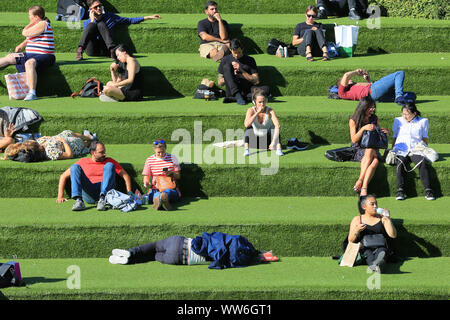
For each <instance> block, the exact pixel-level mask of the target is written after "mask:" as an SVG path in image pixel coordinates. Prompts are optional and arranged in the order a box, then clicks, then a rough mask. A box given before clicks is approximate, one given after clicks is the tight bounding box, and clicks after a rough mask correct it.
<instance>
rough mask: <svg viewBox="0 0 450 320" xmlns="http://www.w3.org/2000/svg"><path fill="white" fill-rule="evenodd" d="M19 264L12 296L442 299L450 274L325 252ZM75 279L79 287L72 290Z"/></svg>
mask: <svg viewBox="0 0 450 320" xmlns="http://www.w3.org/2000/svg"><path fill="white" fill-rule="evenodd" d="M19 262H20V264H21V269H22V275H23V277H24V279H25V282H26V283H27V286H26V287H23V288H7V289H2V293H3V295H4V296H5V297H6V298H8V299H11V300H15V299H39V300H41V299H105V300H106V299H120V300H122V299H152V300H153V299H180V300H185V299H187V300H190V299H239V300H244V299H358V300H359V299H361V297H364V299H393V300H397V299H444V300H445V299H447V298H448V294H449V288H448V285H447V284H448V281H449V280H450V275H449V272H448V268H447V267H446V266H448V263H449V258H433V259H412V260H408V261H405V262H404V263H397V264H392V265H388V266H387V268H386V271H387V273H386V274H381V276H379V275H376V274H373V273H368V272H367V271H366V270H367V266H359V267H355V268H347V267H339V266H338V265H337V263H336V261H333V260H331V259H330V258H299V257H296V258H283V257H282V258H281V261H280V262H276V263H270V264H264V265H257V266H251V267H247V268H237V269H225V270H220V271H219V270H210V269H208V267H207V266H206V265H205V266H172V265H163V264H160V263H159V262H152V263H147V264H139V265H130V266H122V265H111V264H110V263H109V262H108V259H106V258H103V259H38V260H28V259H24V260H19ZM445 270H447V271H445ZM436 274H439V277H436V276H435V275H436ZM78 275H79V278H75V277H77V276H78ZM371 277H372V278H371ZM74 279H78V280H74ZM262 279H264V280H262ZM77 281H78V282H77ZM268 283H270V286H269V285H268ZM78 284H79V288H80V289H73V288H74V286H76V285H78ZM69 288H72V289H69ZM378 288H379V289H378ZM187 303H188V302H187ZM180 304H181V303H180ZM181 305H184V303H182V304H181ZM218 312H220V309H219V311H217V312H216V313H218Z"/></svg>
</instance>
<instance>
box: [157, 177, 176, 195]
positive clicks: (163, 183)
mask: <svg viewBox="0 0 450 320" xmlns="http://www.w3.org/2000/svg"><path fill="white" fill-rule="evenodd" d="M156 187H157V188H158V190H159V192H163V191H164V190H167V189H175V188H176V187H177V185H176V184H175V181H173V179H172V177H169V176H156Z"/></svg>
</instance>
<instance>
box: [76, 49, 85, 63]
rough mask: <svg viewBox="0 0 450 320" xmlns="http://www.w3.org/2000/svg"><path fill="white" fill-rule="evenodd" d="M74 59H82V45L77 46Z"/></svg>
mask: <svg viewBox="0 0 450 320" xmlns="http://www.w3.org/2000/svg"><path fill="white" fill-rule="evenodd" d="M75 60H77V61H80V60H83V47H78V50H77V55H76V56H75Z"/></svg>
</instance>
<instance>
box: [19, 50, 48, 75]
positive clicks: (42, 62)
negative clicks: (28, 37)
mask: <svg viewBox="0 0 450 320" xmlns="http://www.w3.org/2000/svg"><path fill="white" fill-rule="evenodd" d="M29 59H34V60H36V72H37V73H39V72H40V71H42V70H45V69H47V68H48V67H50V66H52V65H53V64H54V63H55V55H54V54H38V53H27V52H24V54H23V57H16V69H17V72H25V62H27V60H29Z"/></svg>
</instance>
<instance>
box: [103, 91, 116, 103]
mask: <svg viewBox="0 0 450 320" xmlns="http://www.w3.org/2000/svg"><path fill="white" fill-rule="evenodd" d="M99 99H100V101H103V102H119V100H117V99H114V98H113V97H109V96H107V95H106V94H104V93H102V94H101V95H100V97H99Z"/></svg>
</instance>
